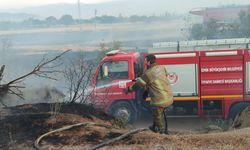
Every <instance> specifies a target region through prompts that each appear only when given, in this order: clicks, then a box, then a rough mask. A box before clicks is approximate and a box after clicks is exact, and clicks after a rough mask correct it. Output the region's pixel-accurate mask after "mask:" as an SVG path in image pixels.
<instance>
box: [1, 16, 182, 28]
mask: <svg viewBox="0 0 250 150" xmlns="http://www.w3.org/2000/svg"><path fill="white" fill-rule="evenodd" d="M180 17H181V16H178V15H171V14H168V13H165V14H164V15H159V16H156V15H152V16H145V15H144V16H139V15H132V16H129V17H123V16H122V15H121V14H120V15H119V16H117V17H116V16H108V15H103V16H97V17H94V18H90V19H75V18H73V17H72V16H71V15H67V14H66V15H63V16H61V17H60V18H56V17H54V16H49V17H47V18H45V19H35V18H29V19H27V20H24V21H22V22H13V21H3V22H0V29H18V28H36V27H39V28H40V27H52V26H60V25H64V26H67V25H74V24H82V23H122V22H152V21H157V20H169V19H174V18H180Z"/></svg>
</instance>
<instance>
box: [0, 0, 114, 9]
mask: <svg viewBox="0 0 250 150" xmlns="http://www.w3.org/2000/svg"><path fill="white" fill-rule="evenodd" d="M77 1H78V0H0V8H1V9H17V8H25V7H31V6H39V5H46V4H53V3H77ZM80 1H81V3H86V4H93V3H103V2H108V1H117V0H80Z"/></svg>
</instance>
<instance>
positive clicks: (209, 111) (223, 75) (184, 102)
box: [92, 41, 250, 122]
mask: <svg viewBox="0 0 250 150" xmlns="http://www.w3.org/2000/svg"><path fill="white" fill-rule="evenodd" d="M208 42H211V41H208ZM165 44H166V43H165ZM178 44H180V42H178ZM217 44H218V43H217ZM247 45H248V44H247ZM177 47H178V48H180V46H179V45H177ZM153 49H154V48H153ZM151 54H154V55H155V56H156V58H157V61H156V62H157V64H158V65H162V66H164V67H166V69H167V70H168V74H167V76H168V79H169V81H170V83H171V85H172V88H173V92H174V103H173V105H172V106H171V107H169V108H168V114H169V115H170V116H183V117H185V116H186V117H187V116H188V117H195V116H196V117H220V118H232V119H233V118H234V117H235V116H236V115H237V114H238V113H239V112H240V111H241V110H243V109H244V108H245V107H246V106H250V80H249V78H250V74H249V73H250V50H249V49H248V48H244V49H242V48H235V49H232V48H227V49H224V50H202V51H184V52H155V53H151ZM146 55H147V53H145V54H140V53H138V52H122V51H111V52H109V53H107V56H106V57H104V58H103V60H102V61H101V62H100V63H99V66H98V67H97V70H96V72H95V74H94V77H93V80H92V85H93V86H94V92H93V96H94V97H93V103H94V104H95V105H96V106H97V107H100V108H102V109H104V110H105V111H106V112H107V113H108V114H111V115H113V116H115V117H118V118H119V117H121V116H122V115H124V114H126V115H128V118H129V121H130V122H133V121H135V120H136V119H137V118H138V116H140V114H141V113H143V111H149V110H150V109H149V104H148V103H149V102H148V99H146V100H144V99H143V98H142V94H143V90H138V91H136V92H134V93H131V94H127V95H126V94H125V93H124V92H123V91H124V89H126V88H127V87H128V86H130V85H132V84H133V83H134V81H135V80H136V78H137V77H139V76H140V75H141V74H142V72H143V71H144V70H145V69H146V67H145V65H144V60H145V56H146Z"/></svg>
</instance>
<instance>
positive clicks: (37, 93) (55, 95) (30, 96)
mask: <svg viewBox="0 0 250 150" xmlns="http://www.w3.org/2000/svg"><path fill="white" fill-rule="evenodd" d="M23 97H24V99H21V98H19V97H17V96H15V95H9V94H8V95H6V96H5V97H3V99H2V102H3V104H5V105H6V106H16V105H23V104H35V103H55V102H64V98H65V95H64V94H63V93H62V92H61V91H59V90H58V89H56V88H55V87H49V86H43V87H39V88H36V89H24V90H23ZM0 106H1V105H0Z"/></svg>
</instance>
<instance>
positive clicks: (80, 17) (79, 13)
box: [77, 0, 82, 31]
mask: <svg viewBox="0 0 250 150" xmlns="http://www.w3.org/2000/svg"><path fill="white" fill-rule="evenodd" d="M77 6H78V15H79V16H78V17H79V21H78V23H79V26H80V31H82V25H81V20H82V14H81V1H80V0H78V1H77Z"/></svg>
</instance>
